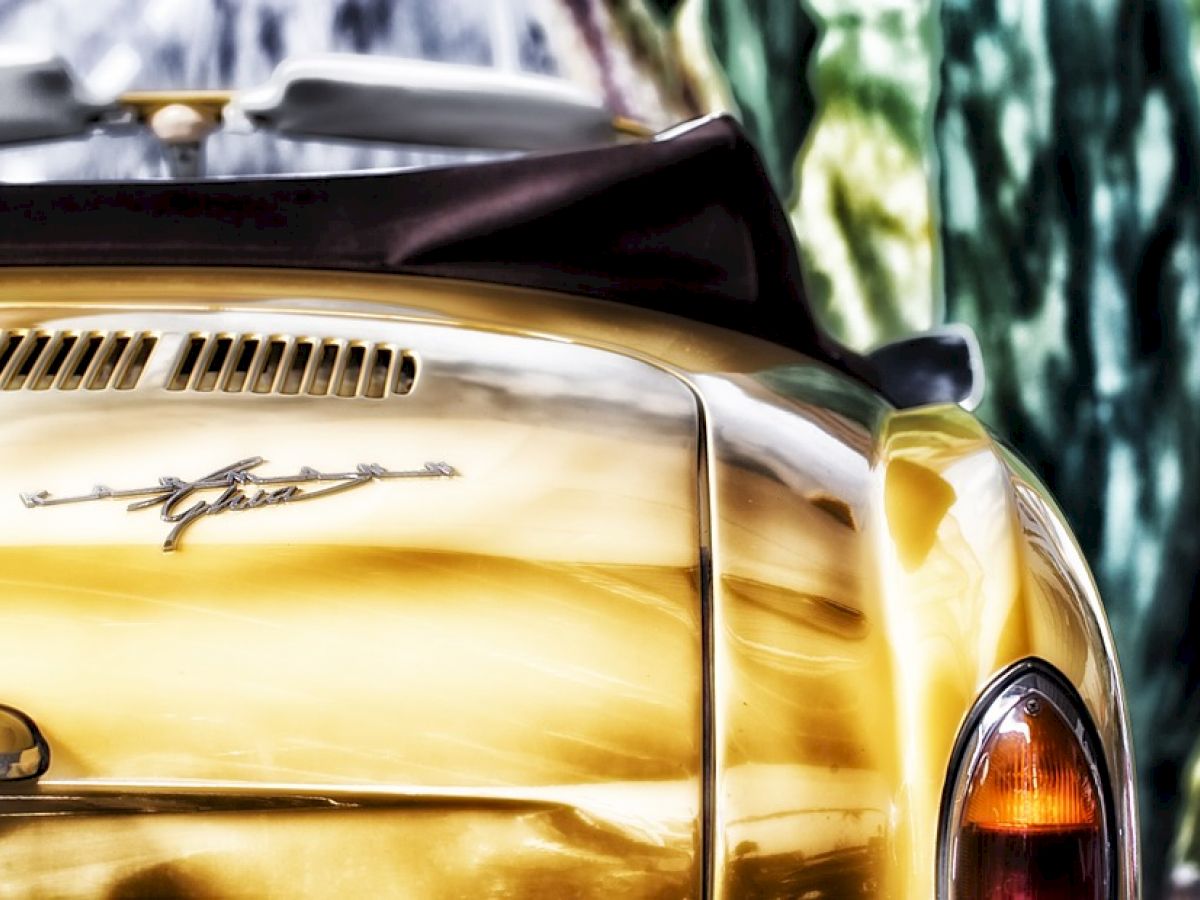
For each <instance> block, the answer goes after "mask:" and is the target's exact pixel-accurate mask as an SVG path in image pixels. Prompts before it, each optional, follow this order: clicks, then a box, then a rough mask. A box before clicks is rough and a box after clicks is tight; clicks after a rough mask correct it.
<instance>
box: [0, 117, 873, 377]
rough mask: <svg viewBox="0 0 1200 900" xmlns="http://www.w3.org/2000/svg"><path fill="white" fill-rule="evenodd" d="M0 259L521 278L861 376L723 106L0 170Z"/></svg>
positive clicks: (516, 281) (515, 281)
mask: <svg viewBox="0 0 1200 900" xmlns="http://www.w3.org/2000/svg"><path fill="white" fill-rule="evenodd" d="M0 265H7V266H18V265H20V266H28V265H53V266H71V265H88V266H95V265H172V266H181V265H187V266H190V265H199V266H268V267H287V268H307V269H340V270H348V271H355V272H377V273H395V274H411V275H425V276H438V277H447V278H462V279H469V280H475V281H485V282H495V283H499V284H509V285H520V286H526V287H532V288H543V289H547V290H552V291H562V292H568V293H572V294H582V295H586V296H590V297H596V298H600V299H604V300H611V301H616V302H619V303H627V304H632V305H635V306H640V307H644V308H647V309H655V310H660V311H663V312H669V313H673V314H675V315H679V316H685V317H687V318H690V319H695V320H698V321H703V322H708V323H712V324H716V325H721V326H724V327H727V328H731V329H734V330H736V331H741V332H744V333H747V334H751V335H756V336H758V337H762V338H766V339H767V340H770V341H773V342H775V343H778V344H783V345H785V346H788V347H792V348H794V349H797V350H799V351H801V352H803V353H806V354H808V355H810V356H813V357H815V358H817V359H821V360H824V361H826V362H829V363H832V364H833V365H835V366H836V367H838V368H840V369H842V370H844V371H847V372H851V373H853V374H856V375H858V376H859V377H864V376H865V373H867V372H869V370H870V366H869V364H867V363H866V361H865V360H863V359H862V358H861V357H859V356H857V355H856V354H853V353H851V352H849V351H847V350H845V349H844V348H842V347H840V346H839V345H837V344H836V343H835V342H833V341H832V340H831V339H830V338H828V336H826V335H825V334H823V333H822V331H821V330H820V328H819V327H818V325H817V323H816V321H815V320H814V318H813V314H812V311H811V309H810V308H809V306H808V303H807V302H806V299H805V296H804V288H803V284H802V281H801V272H800V266H799V263H798V260H797V256H796V246H795V241H794V239H793V236H792V232H791V228H790V225H789V223H788V220H787V217H786V215H785V213H784V211H783V209H782V208H781V207H780V205H779V203H778V201H777V200H776V198H775V194H774V192H773V190H772V187H771V184H770V182H769V181H768V179H767V176H766V174H765V172H764V169H763V165H762V162H761V160H760V159H759V157H758V155H757V153H755V151H754V149H753V148H752V147H751V145H750V143H749V142H748V141H747V139H746V137H745V135H744V134H743V133H742V131H741V129H740V128H739V127H738V126H737V124H736V123H735V122H734V121H733V120H732V119H730V118H728V117H719V118H713V119H709V120H706V121H704V122H701V123H699V124H697V125H693V126H690V127H684V128H680V129H677V130H675V131H673V132H670V133H667V134H665V135H661V136H659V137H658V138H656V139H654V140H650V141H646V142H642V143H633V144H624V145H620V146H613V147H606V148H600V149H591V150H580V151H575V152H570V153H561V154H553V155H536V156H527V157H523V158H520V159H513V160H506V161H502V162H492V163H483V164H475V165H466V166H456V167H452V168H441V169H425V170H419V171H409V172H390V173H383V174H358V175H353V174H352V175H337V176H319V177H286V178H254V179H227V180H210V181H194V182H177V181H175V182H172V181H163V182H157V181H149V182H148V181H142V182H89V183H78V182H76V183H64V182H58V183H49V184H36V185H4V186H2V187H0ZM865 380H868V381H873V380H874V379H872V378H870V377H869V376H866V377H865Z"/></svg>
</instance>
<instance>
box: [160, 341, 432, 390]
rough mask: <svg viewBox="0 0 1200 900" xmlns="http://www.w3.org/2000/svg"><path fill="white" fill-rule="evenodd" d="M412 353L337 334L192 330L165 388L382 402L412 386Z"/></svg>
mask: <svg viewBox="0 0 1200 900" xmlns="http://www.w3.org/2000/svg"><path fill="white" fill-rule="evenodd" d="M416 377H417V361H416V357H415V356H414V355H413V354H412V353H410V352H409V351H407V350H401V349H399V348H397V347H395V346H393V345H391V344H383V343H368V342H364V341H352V340H343V339H340V338H317V337H291V336H281V335H251V334H225V333H221V334H192V335H189V336H188V337H187V338H186V339H185V341H184V344H183V348H182V350H181V351H180V354H179V360H178V362H177V363H176V364H175V367H174V369H173V370H172V372H171V375H170V376H169V377H168V379H167V384H166V387H167V390H171V391H195V392H199V393H226V394H242V393H253V394H277V395H282V396H293V397H294V396H308V397H342V398H354V397H362V398H366V399H369V400H382V399H384V398H385V397H395V396H401V395H404V394H408V393H410V392H411V391H412V388H413V384H414V383H415V381H416Z"/></svg>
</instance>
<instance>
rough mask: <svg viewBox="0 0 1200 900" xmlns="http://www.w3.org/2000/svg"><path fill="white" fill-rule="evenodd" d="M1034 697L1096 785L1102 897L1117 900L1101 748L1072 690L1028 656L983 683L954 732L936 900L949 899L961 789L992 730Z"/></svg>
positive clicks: (1112, 822)
mask: <svg viewBox="0 0 1200 900" xmlns="http://www.w3.org/2000/svg"><path fill="white" fill-rule="evenodd" d="M1031 694H1035V695H1037V696H1039V697H1041V698H1042V699H1044V700H1045V701H1046V702H1048V703H1050V704H1052V705H1053V706H1054V708H1055V709H1056V710H1057V712H1058V713H1059V714H1060V715H1061V716H1062V718H1063V720H1064V721H1066V722H1067V723H1068V725H1069V726H1070V728H1071V730H1072V731H1073V732H1074V733H1075V736H1076V737H1077V738H1078V739H1079V745H1080V747H1081V748H1082V750H1083V755H1084V758H1085V760H1086V761H1087V764H1088V766H1089V767H1090V768H1091V772H1092V775H1093V776H1094V777H1095V779H1096V784H1097V785H1098V786H1099V800H1100V807H1101V822H1102V823H1103V827H1104V834H1103V847H1104V853H1105V863H1106V865H1105V886H1104V896H1105V897H1106V898H1107V900H1117V890H1118V885H1119V883H1120V882H1119V880H1118V877H1117V875H1118V873H1117V870H1116V867H1117V858H1118V855H1119V854H1118V848H1117V847H1116V846H1114V840H1115V836H1116V834H1117V833H1118V832H1117V823H1116V809H1115V806H1114V802H1113V797H1114V795H1113V786H1112V782H1111V780H1110V778H1109V774H1108V767H1107V766H1106V764H1105V756H1104V745H1103V743H1102V742H1101V739H1100V733H1099V731H1098V730H1097V729H1096V726H1095V723H1094V722H1093V721H1092V717H1091V715H1090V714H1089V712H1088V709H1087V704H1086V703H1085V702H1084V700H1083V697H1082V696H1081V695H1080V693H1079V691H1078V690H1077V689H1076V688H1075V685H1074V684H1072V683H1071V681H1070V680H1069V679H1068V678H1067V677H1066V676H1065V675H1063V674H1062V673H1061V672H1060V671H1059V670H1058V669H1056V668H1055V667H1054V666H1053V665H1051V664H1050V663H1048V662H1046V661H1045V660H1044V659H1041V658H1039V657H1035V656H1031V657H1027V658H1025V659H1022V660H1019V661H1018V662H1015V663H1013V664H1012V665H1010V666H1008V667H1007V668H1005V669H1004V670H1003V671H1002V672H1000V673H999V674H998V675H996V677H995V678H993V679H992V681H991V682H990V683H989V684H988V686H987V687H986V688H984V690H983V691H982V692H980V694H979V696H978V698H976V700H975V704H974V705H973V706H972V707H971V711H970V712H969V713H968V714H967V716H966V718H965V719H964V720H963V723H962V725H961V726H960V728H959V732H958V737H957V739H956V740H955V743H954V749H953V751H952V752H951V754H950V763H949V765H948V767H947V770H946V777H945V779H944V780H943V783H942V784H943V786H942V800H941V805H940V809H939V815H938V836H937V892H936V897H937V900H951V887H952V885H953V877H954V872H953V865H954V859H955V857H956V851H957V841H958V833H957V824H958V822H959V821H961V819H962V813H963V803H964V800H965V798H966V788H967V785H968V781H969V778H970V774H971V772H972V771H973V770H974V768H975V763H976V761H977V760H978V759H979V756H980V754H981V752H982V751H983V748H984V746H985V745H986V743H987V741H988V739H989V738H990V737H991V735H992V733H993V731H994V730H995V728H996V727H997V726H998V725H999V724H1000V722H1001V721H1002V720H1003V719H1004V717H1005V716H1006V715H1008V713H1009V712H1010V711H1012V709H1013V707H1015V706H1016V705H1017V704H1018V703H1020V702H1022V701H1023V700H1026V699H1027V698H1028V697H1029V696H1030V695H1031Z"/></svg>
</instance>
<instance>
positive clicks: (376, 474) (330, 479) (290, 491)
mask: <svg viewBox="0 0 1200 900" xmlns="http://www.w3.org/2000/svg"><path fill="white" fill-rule="evenodd" d="M264 462H265V460H264V459H263V458H262V457H261V456H251V457H249V458H248V459H242V460H238V461H237V462H235V463H234V464H233V465H230V466H225V467H223V468H220V469H217V470H216V471H215V472H212V473H210V474H208V475H205V476H204V477H203V478H198V479H196V480H195V481H184V480H183V479H182V478H175V477H174V476H170V475H168V476H167V477H165V478H160V479H159V480H158V484H156V485H154V486H153V487H144V488H128V489H125V490H119V491H117V490H113V489H112V488H109V487H105V486H104V485H97V486H96V487H94V488H93V489H92V492H91V493H90V494H83V495H81V496H78V497H53V496H51V495H50V493H49V491H39V492H38V493H36V494H22V495H21V502H22V503H24V504H25V505H26V506H27V507H29V508H30V509H37V508H38V507H43V506H62V505H64V504H67V503H87V502H89V501H92V500H128V499H130V498H134V497H142V498H145V499H141V500H136V501H135V502H133V503H130V504H129V505H128V506H127V507H125V508H126V509H127V510H129V511H130V512H135V511H137V510H139V509H153V508H154V507H156V506H157V507H159V518H161V519H162V520H163V521H164V522H167V523H168V524H170V525H171V526H172V528H171V530H170V532H168V534H167V539H166V540H165V541H163V550H165V551H168V552H170V551H171V550H174V549H175V548H176V547H178V546H179V541H180V539H181V538H182V537H183V533H184V531H186V530H187V528H188V527H189V526H191V525H192V524H194V523H195V522H196V520H197V519H202V518H204V517H205V516H218V515H220V514H221V513H226V512H246V511H247V510H251V509H263V508H265V507H268V506H281V505H283V504H285V503H300V502H301V501H305V500H317V499H319V498H321V497H328V496H330V495H332V494H340V493H342V492H344V491H349V490H352V489H354V488H357V487H362V486H363V485H364V484H367V483H368V482H372V481H388V480H391V479H400V478H455V477H457V476H458V474H459V473H458V470H457V469H455V468H454V467H453V466H448V465H446V464H445V463H441V462H437V463H433V462H430V463H425V466H424V468H421V469H413V470H409V471H400V472H393V471H392V470H390V469H385V468H384V467H383V466H379V465H375V464H365V463H364V464H360V465H359V466H357V467H356V468H355V470H354V471H353V472H318V471H317V470H316V469H310V468H309V467H308V466H304V467H303V468H302V469H301V470H300V471H299V472H298V473H297V474H295V475H270V476H264V475H256V474H255V473H254V472H252V471H251V470H252V469H257V468H258V467H259V466H261V465H262V464H263V463H264ZM326 483H327V484H328V487H318V488H316V489H313V488H311V487H309V486H310V485H314V484H326ZM214 491H219V492H220V493H219V494H218V496H216V497H215V498H212V499H209V500H202V499H200V498H199V497H198V496H197V495H200V494H203V493H204V492H214ZM193 500H194V501H195V502H194V503H193V502H191V501H193Z"/></svg>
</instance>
